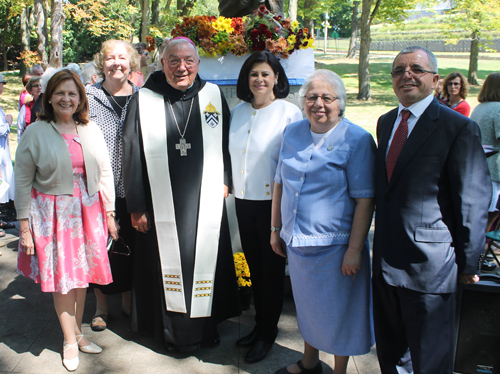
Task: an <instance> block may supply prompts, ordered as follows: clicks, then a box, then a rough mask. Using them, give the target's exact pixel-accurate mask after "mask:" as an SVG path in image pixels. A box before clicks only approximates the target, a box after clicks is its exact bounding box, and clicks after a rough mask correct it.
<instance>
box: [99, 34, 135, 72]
mask: <svg viewBox="0 0 500 374" xmlns="http://www.w3.org/2000/svg"><path fill="white" fill-rule="evenodd" d="M119 43H122V44H123V45H124V46H125V48H126V49H127V52H128V55H129V59H130V70H131V71H137V70H139V65H140V61H141V60H140V56H139V53H137V50H136V49H135V48H134V46H133V45H132V43H130V42H127V41H126V40H116V39H110V40H106V41H105V42H104V43H102V46H101V50H100V51H99V53H96V54H95V56H94V65H95V67H96V69H97V71H98V72H99V74H101V75H102V69H103V66H104V57H105V56H106V54H108V53H110V52H111V51H112V50H113V48H114V47H115V45H116V44H119Z"/></svg>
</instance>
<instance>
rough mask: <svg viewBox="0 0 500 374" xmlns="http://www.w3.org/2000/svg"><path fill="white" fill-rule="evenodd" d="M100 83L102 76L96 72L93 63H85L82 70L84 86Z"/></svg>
mask: <svg viewBox="0 0 500 374" xmlns="http://www.w3.org/2000/svg"><path fill="white" fill-rule="evenodd" d="M101 81H102V76H101V74H99V71H97V69H96V67H95V64H94V61H91V62H87V63H86V64H85V65H83V68H82V82H83V84H84V85H85V86H88V85H92V84H96V83H98V82H101Z"/></svg>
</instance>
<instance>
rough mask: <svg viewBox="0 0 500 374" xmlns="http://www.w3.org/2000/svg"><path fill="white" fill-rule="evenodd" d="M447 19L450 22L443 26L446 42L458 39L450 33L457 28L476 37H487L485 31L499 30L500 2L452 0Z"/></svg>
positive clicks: (489, 0) (493, 0)
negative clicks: (451, 7)
mask: <svg viewBox="0 0 500 374" xmlns="http://www.w3.org/2000/svg"><path fill="white" fill-rule="evenodd" d="M449 19H450V21H451V22H449V23H448V24H445V25H444V27H443V32H444V33H445V35H446V36H447V37H448V41H447V42H448V43H456V42H457V41H458V38H457V37H456V35H455V34H453V33H451V31H452V30H454V29H457V28H458V29H461V30H465V31H467V32H469V34H470V35H471V36H475V37H477V38H478V39H479V38H481V37H483V38H484V37H485V38H486V39H489V35H488V34H485V31H493V30H495V31H500V4H499V2H498V0H454V1H453V9H452V11H451V14H450V15H449Z"/></svg>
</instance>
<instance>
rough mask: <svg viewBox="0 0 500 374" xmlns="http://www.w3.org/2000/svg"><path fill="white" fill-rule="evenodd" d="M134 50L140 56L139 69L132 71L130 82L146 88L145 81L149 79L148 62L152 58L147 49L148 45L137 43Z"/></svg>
mask: <svg viewBox="0 0 500 374" xmlns="http://www.w3.org/2000/svg"><path fill="white" fill-rule="evenodd" d="M134 48H135V49H136V51H137V53H138V54H139V61H140V65H139V69H137V70H136V71H132V72H131V73H130V81H131V82H132V83H134V84H135V85H136V86H137V87H142V86H144V81H145V80H146V79H148V76H149V74H148V61H149V59H150V58H151V57H150V56H149V51H148V50H147V49H146V48H147V44H146V43H135V44H134Z"/></svg>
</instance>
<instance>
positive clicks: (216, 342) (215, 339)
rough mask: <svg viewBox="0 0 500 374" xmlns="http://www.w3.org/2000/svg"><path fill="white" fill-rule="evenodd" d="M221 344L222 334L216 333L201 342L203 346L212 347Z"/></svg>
mask: <svg viewBox="0 0 500 374" xmlns="http://www.w3.org/2000/svg"><path fill="white" fill-rule="evenodd" d="M219 345H220V335H219V333H215V336H214V337H213V338H211V339H208V340H205V341H203V342H201V345H200V346H201V348H212V347H217V346H219Z"/></svg>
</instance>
